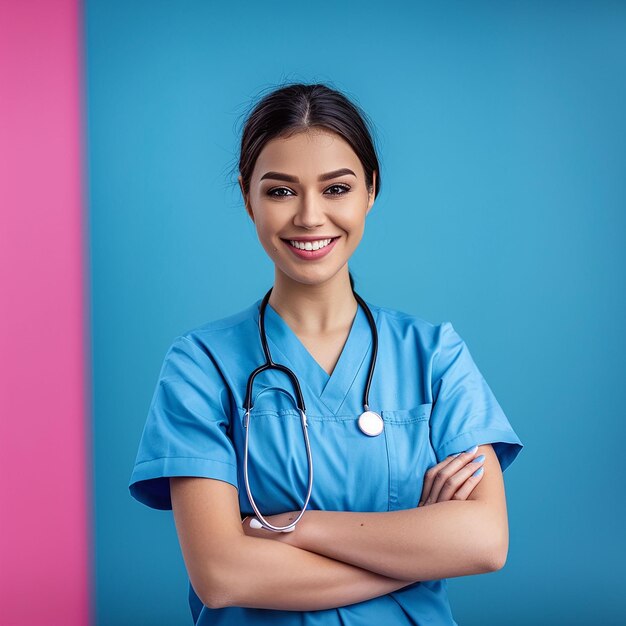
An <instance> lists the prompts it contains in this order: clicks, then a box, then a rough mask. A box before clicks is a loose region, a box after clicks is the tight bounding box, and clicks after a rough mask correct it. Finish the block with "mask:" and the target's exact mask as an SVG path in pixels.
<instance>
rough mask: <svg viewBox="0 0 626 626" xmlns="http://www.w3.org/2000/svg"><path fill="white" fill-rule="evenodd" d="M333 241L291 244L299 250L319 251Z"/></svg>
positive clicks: (323, 240)
mask: <svg viewBox="0 0 626 626" xmlns="http://www.w3.org/2000/svg"><path fill="white" fill-rule="evenodd" d="M331 241H332V239H319V240H317V241H291V240H289V243H290V244H291V245H292V246H293V247H294V248H298V249H299V250H319V249H320V248H325V247H326V246H327V245H328V244H329V243H330V242H331Z"/></svg>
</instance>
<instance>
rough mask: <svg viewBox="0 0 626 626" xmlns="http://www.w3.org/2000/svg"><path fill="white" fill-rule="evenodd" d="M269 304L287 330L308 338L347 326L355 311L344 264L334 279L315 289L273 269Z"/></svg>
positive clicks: (355, 307) (356, 304)
mask: <svg viewBox="0 0 626 626" xmlns="http://www.w3.org/2000/svg"><path fill="white" fill-rule="evenodd" d="M269 304H271V305H272V307H273V308H274V309H275V310H276V311H277V312H278V313H279V315H280V316H281V317H282V318H283V319H284V320H285V322H287V323H288V324H289V326H291V327H292V328H293V329H296V330H298V332H300V333H302V334H309V335H318V334H323V333H328V332H333V331H336V330H338V329H342V328H345V327H346V326H349V325H350V324H351V323H352V320H353V319H354V316H355V315H356V312H357V309H358V303H357V301H356V298H355V297H354V294H353V292H352V287H351V286H350V277H349V275H348V265H347V264H346V265H345V266H344V267H343V268H342V269H341V270H340V271H339V272H337V274H335V276H333V277H332V278H330V279H329V280H327V281H326V282H324V283H319V284H316V285H307V284H305V283H300V282H297V281H295V280H293V279H292V278H290V277H289V276H287V275H286V274H284V273H282V272H280V271H279V270H278V268H276V271H275V273H274V288H273V289H272V293H271V294H270V298H269Z"/></svg>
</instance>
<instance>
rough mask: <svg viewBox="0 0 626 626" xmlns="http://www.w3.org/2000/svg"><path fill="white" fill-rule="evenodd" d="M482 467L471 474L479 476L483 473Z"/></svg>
mask: <svg viewBox="0 0 626 626" xmlns="http://www.w3.org/2000/svg"><path fill="white" fill-rule="evenodd" d="M484 469H485V468H484V467H480V468H478V469H477V470H476V471H475V472H474V473H473V474H472V476H480V475H481V474H482V473H483V470H484Z"/></svg>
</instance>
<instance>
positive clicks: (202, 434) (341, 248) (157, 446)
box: [129, 84, 522, 626]
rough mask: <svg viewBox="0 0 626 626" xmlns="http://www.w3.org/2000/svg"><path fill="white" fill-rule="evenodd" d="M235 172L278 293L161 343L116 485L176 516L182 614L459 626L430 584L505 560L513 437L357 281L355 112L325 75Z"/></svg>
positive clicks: (247, 134) (260, 125) (369, 172)
mask: <svg viewBox="0 0 626 626" xmlns="http://www.w3.org/2000/svg"><path fill="white" fill-rule="evenodd" d="M238 181H239V185H240V189H241V192H242V197H243V201H244V205H245V209H246V211H247V214H248V216H249V217H250V219H251V220H252V223H253V224H254V227H255V229H256V234H257V236H258V239H259V241H260V243H261V245H262V247H263V249H264V250H265V252H266V253H267V254H268V256H269V257H270V258H271V259H272V261H273V263H274V284H273V286H272V288H271V289H270V290H269V291H268V292H267V293H266V295H265V298H263V299H258V300H257V301H255V302H254V303H252V304H251V305H250V306H249V307H247V308H245V309H244V310H243V311H239V312H237V313H234V314H232V315H230V316H228V317H225V318H222V319H219V320H214V321H210V322H207V323H205V324H204V325H202V326H200V327H197V328H194V329H191V330H188V331H186V332H184V333H182V334H181V335H180V336H178V337H177V338H176V339H175V340H174V341H173V343H172V345H171V347H170V349H169V350H168V352H167V354H166V356H165V359H164V362H163V366H162V368H161V372H160V375H159V380H158V382H157V386H156V389H155V392H154V395H153V398H152V403H151V405H150V409H149V413H148V418H147V420H146V425H145V428H144V432H143V434H142V438H141V442H140V445H139V451H138V454H137V459H136V463H135V467H134V469H133V474H132V476H131V481H130V485H129V487H130V491H131V494H132V495H133V496H134V497H135V498H137V499H138V500H139V501H140V502H143V503H144V504H146V505H147V506H151V507H153V508H157V509H172V510H173V514H174V519H175V523H176V529H177V532H178V537H179V540H180V546H181V550H182V553H183V557H184V560H185V565H186V567H187V572H188V574H189V581H190V587H189V600H190V607H191V611H192V615H193V618H194V622H195V623H196V624H197V625H208V624H213V623H218V622H219V623H220V624H225V625H226V624H233V625H234V624H237V625H240V624H266V623H269V622H271V623H276V624H283V625H288V624H294V625H295V624H299V625H300V624H314V623H315V624H325V625H333V626H335V625H336V626H339V625H340V624H343V625H348V626H350V625H353V626H354V625H356V624H363V623H371V624H376V623H390V624H398V625H399V624H416V623H417V624H421V623H431V624H437V625H454V624H456V622H455V620H454V618H453V617H452V612H451V609H450V605H449V602H448V596H447V585H446V578H448V577H453V576H464V575H468V574H477V573H483V572H489V571H494V570H496V569H499V568H501V567H502V566H503V565H504V562H505V560H506V552H507V547H508V523H507V512H506V505H505V493H504V482H503V477H502V472H503V471H504V470H505V469H506V468H507V467H508V466H509V465H510V464H511V463H512V462H513V460H514V459H515V458H516V456H517V454H518V453H519V452H520V450H521V449H522V443H521V441H520V440H519V438H518V436H517V434H516V433H515V431H514V430H513V428H512V426H511V424H510V423H509V421H508V419H507V417H506V415H505V414H504V412H503V411H502V409H501V407H500V405H499V404H498V401H497V400H496V398H495V397H494V395H493V393H492V391H491V389H490V388H489V386H488V385H487V383H486V381H485V379H484V378H483V376H482V375H481V373H480V371H479V369H478V367H477V366H476V364H475V363H474V361H473V359H472V357H471V355H470V352H469V349H468V347H467V345H466V344H465V342H464V341H463V339H462V338H461V337H460V336H459V335H458V333H457V332H456V331H455V329H454V328H453V326H452V324H451V323H449V322H443V323H441V324H433V323H430V322H428V321H426V320H424V319H422V318H420V317H418V316H417V315H413V314H410V313H404V312H401V311H397V310H394V309H390V308H386V307H383V306H377V305H375V304H373V303H370V302H368V301H366V300H364V299H363V298H361V297H360V296H359V295H358V294H357V293H356V292H355V290H354V280H353V279H352V276H351V274H350V272H349V269H348V262H349V259H350V258H351V256H352V254H353V253H354V251H355V250H356V248H357V247H358V245H359V243H360V241H361V239H362V236H363V233H364V230H365V224H366V221H367V216H368V214H369V212H370V211H371V209H372V207H373V205H374V201H375V199H376V197H377V196H378V193H379V191H380V181H381V178H380V168H379V163H378V158H377V155H376V150H375V148H374V143H373V140H372V135H371V132H370V130H369V124H368V123H367V117H366V116H365V114H364V113H363V111H361V110H360V109H359V108H358V107H357V106H356V104H354V103H352V102H351V101H350V100H349V99H348V98H346V96H345V95H343V94H342V93H340V92H339V91H337V90H334V89H331V88H330V87H328V86H326V85H321V84H313V85H304V84H291V85H286V86H282V87H280V88H278V89H275V90H274V91H272V92H271V93H269V94H268V95H266V96H265V97H264V98H262V99H261V101H260V102H258V103H257V105H256V106H255V107H254V109H253V110H252V112H251V113H250V115H249V117H248V119H247V122H246V124H245V127H244V130H243V135H242V139H241V156H240V161H239V177H238ZM259 333H261V337H259ZM270 348H271V355H270ZM264 362H265V363H266V365H263V364H264ZM270 362H271V364H272V365H273V366H274V367H273V368H271V367H268V366H267V364H268V363H270ZM289 372H293V374H294V376H292V375H291V374H290V373H289ZM251 373H252V374H253V376H250V374H251ZM257 374H259V375H258V376H256V375H257ZM255 376H256V378H255ZM298 381H299V382H298ZM300 383H301V384H302V387H301V388H300ZM294 395H295V396H297V398H298V401H297V402H296V401H295V400H294ZM250 398H251V406H250V405H249V403H248V401H249V399H250ZM300 398H302V399H303V400H304V401H305V402H302V403H301V404H302V405H303V406H302V407H300ZM304 403H306V410H305V409H304ZM296 404H298V406H296ZM364 408H365V413H364ZM366 413H369V414H371V415H370V417H371V416H376V419H377V420H379V421H378V422H376V424H375V426H376V427H375V428H363V423H362V422H361V420H360V419H359V418H360V416H362V414H366ZM251 432H252V433H253V435H252V436H250V433H251ZM303 434H304V439H303ZM307 437H308V440H307ZM303 441H304V443H303ZM307 441H309V443H310V447H309V449H308V450H307V449H306V445H305V444H306V442H307ZM309 450H310V451H311V453H312V458H313V459H314V467H315V473H314V479H313V480H312V483H309V485H312V486H311V487H310V498H309V500H308V502H309V504H308V507H306V508H305V509H304V511H303V512H302V516H301V518H299V519H297V521H296V517H297V516H298V515H299V514H300V510H299V509H300V507H301V506H302V501H303V500H302V494H304V493H305V491H306V487H307V479H308V478H309V471H308V470H309V464H308V460H309V455H308V451H309ZM483 471H484V473H483ZM312 475H313V474H312V473H311V476H312ZM244 486H245V488H244ZM251 487H252V488H251ZM252 491H254V494H255V495H254V502H255V503H256V504H255V506H256V505H258V509H259V511H260V512H257V513H256V514H258V515H259V518H261V519H265V520H266V524H265V525H264V524H262V523H261V522H259V520H258V519H257V518H256V517H252V516H254V515H255V510H254V508H255V507H254V506H253V503H252V502H251V498H250V494H251V492H252ZM242 519H243V523H242ZM259 526H262V527H261V528H259ZM287 528H289V530H290V532H276V530H284V529H287Z"/></svg>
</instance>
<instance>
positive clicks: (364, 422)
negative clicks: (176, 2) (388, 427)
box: [359, 411, 383, 437]
mask: <svg viewBox="0 0 626 626" xmlns="http://www.w3.org/2000/svg"><path fill="white" fill-rule="evenodd" d="M359 428H360V429H361V432H363V433H364V434H366V435H369V436H370V437H376V435H380V433H382V432H383V418H382V417H381V416H380V415H378V413H374V411H364V412H363V413H361V417H359Z"/></svg>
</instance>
